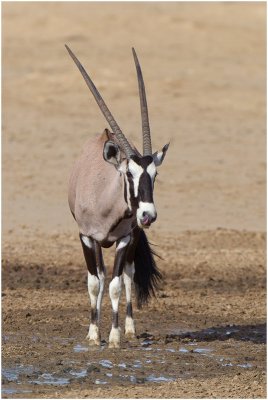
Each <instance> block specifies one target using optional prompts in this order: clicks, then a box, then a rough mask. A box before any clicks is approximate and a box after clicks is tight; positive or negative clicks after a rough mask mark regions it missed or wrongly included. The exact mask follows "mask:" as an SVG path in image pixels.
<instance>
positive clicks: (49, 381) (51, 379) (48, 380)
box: [29, 372, 70, 385]
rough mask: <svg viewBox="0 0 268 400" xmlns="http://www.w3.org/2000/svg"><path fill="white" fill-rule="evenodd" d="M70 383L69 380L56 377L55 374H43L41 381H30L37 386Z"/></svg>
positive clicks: (40, 377)
mask: <svg viewBox="0 0 268 400" xmlns="http://www.w3.org/2000/svg"><path fill="white" fill-rule="evenodd" d="M69 382H70V379H68V378H61V377H56V376H54V374H49V373H47V372H45V373H43V374H41V375H40V376H39V379H36V380H33V381H29V383H35V384H36V385H67V384H68V383H69Z"/></svg>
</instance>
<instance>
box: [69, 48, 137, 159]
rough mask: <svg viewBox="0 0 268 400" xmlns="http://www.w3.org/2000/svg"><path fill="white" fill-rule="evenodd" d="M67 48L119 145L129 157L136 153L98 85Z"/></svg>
mask: <svg viewBox="0 0 268 400" xmlns="http://www.w3.org/2000/svg"><path fill="white" fill-rule="evenodd" d="M65 47H66V49H67V50H68V53H69V54H70V56H71V57H72V59H73V61H74V62H75V64H76V66H77V68H78V69H79V71H80V72H81V74H82V76H83V78H84V80H85V82H86V84H87V86H88V87H89V89H90V91H91V93H92V94H93V96H94V98H95V100H96V102H97V104H98V106H99V107H100V109H101V111H102V113H103V115H104V117H105V118H106V120H107V122H108V124H109V125H110V127H111V129H112V131H113V132H114V134H115V136H116V138H117V140H118V142H119V145H120V146H121V148H122V150H123V151H124V152H125V154H126V156H127V158H128V159H129V158H130V156H132V155H134V154H136V153H135V151H134V150H133V149H132V147H131V145H130V144H129V142H128V140H127V138H126V137H125V135H124V134H123V132H122V131H121V129H120V128H119V126H118V124H117V122H116V121H115V119H114V117H113V115H112V113H111V112H110V110H109V109H108V107H107V105H106V104H105V102H104V100H103V98H102V97H101V95H100V93H99V91H98V89H97V88H96V86H95V85H94V83H93V82H92V80H91V79H90V77H89V76H88V74H87V72H86V70H85V69H84V67H83V65H82V64H81V63H80V61H79V60H78V59H77V58H76V56H75V55H74V53H73V52H72V50H71V49H70V48H69V47H68V46H67V45H65Z"/></svg>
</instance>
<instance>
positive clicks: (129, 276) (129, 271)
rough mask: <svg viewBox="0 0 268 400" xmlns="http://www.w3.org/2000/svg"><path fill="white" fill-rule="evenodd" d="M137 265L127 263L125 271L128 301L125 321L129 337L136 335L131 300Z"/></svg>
mask: <svg viewBox="0 0 268 400" xmlns="http://www.w3.org/2000/svg"><path fill="white" fill-rule="evenodd" d="M134 272H135V267H134V263H132V264H127V265H126V267H125V269H124V272H123V279H124V284H125V289H126V301H127V316H126V322H125V335H126V336H129V337H134V336H135V326H134V321H133V316H132V302H131V285H132V281H133V277H134Z"/></svg>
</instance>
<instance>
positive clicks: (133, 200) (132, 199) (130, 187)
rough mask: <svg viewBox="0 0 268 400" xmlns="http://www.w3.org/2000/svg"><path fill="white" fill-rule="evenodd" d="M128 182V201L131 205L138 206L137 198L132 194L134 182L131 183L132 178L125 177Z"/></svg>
mask: <svg viewBox="0 0 268 400" xmlns="http://www.w3.org/2000/svg"><path fill="white" fill-rule="evenodd" d="M127 180H128V183H129V194H130V203H131V207H133V208H134V207H137V206H138V199H137V198H136V197H135V196H134V183H133V178H130V177H127Z"/></svg>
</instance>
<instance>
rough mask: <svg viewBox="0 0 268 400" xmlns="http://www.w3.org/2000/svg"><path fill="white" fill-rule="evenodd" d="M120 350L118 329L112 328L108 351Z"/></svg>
mask: <svg viewBox="0 0 268 400" xmlns="http://www.w3.org/2000/svg"><path fill="white" fill-rule="evenodd" d="M119 348H120V328H113V327H112V330H111V332H110V336H109V349H119Z"/></svg>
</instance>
